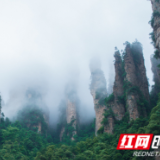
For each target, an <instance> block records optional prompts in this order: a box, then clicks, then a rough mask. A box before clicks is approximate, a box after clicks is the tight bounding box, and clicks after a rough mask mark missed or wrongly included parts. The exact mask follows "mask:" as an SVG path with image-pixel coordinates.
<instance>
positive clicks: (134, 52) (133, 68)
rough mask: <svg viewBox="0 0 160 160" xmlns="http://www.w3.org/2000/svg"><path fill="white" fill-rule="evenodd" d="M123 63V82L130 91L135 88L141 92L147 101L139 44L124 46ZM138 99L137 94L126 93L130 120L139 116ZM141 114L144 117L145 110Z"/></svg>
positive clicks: (145, 79)
mask: <svg viewBox="0 0 160 160" xmlns="http://www.w3.org/2000/svg"><path fill="white" fill-rule="evenodd" d="M124 63H125V67H124V68H125V72H126V78H125V81H126V82H127V83H129V87H130V89H132V88H133V87H137V88H138V89H139V90H140V91H141V92H142V95H143V96H144V97H145V99H146V100H148V101H149V90H148V81H147V77H146V69H145V66H144V58H143V54H142V47H141V45H140V43H138V42H135V43H133V44H132V45H130V44H128V45H127V46H126V54H125V56H124ZM139 98H140V95H139V94H138V93H137V92H134V91H130V92H127V96H126V104H127V107H128V111H129V115H130V120H131V119H136V118H138V117H139V116H140V113H139V111H138V103H137V102H138V101H139ZM143 113H144V114H145V115H146V110H145V109H143Z"/></svg>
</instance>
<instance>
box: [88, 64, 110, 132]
mask: <svg viewBox="0 0 160 160" xmlns="http://www.w3.org/2000/svg"><path fill="white" fill-rule="evenodd" d="M96 63H97V62H96ZM96 63H95V62H94V63H93V62H91V64H90V70H91V85H90V92H91V95H92V97H93V103H94V109H95V114H96V124H95V135H97V131H98V130H99V129H100V128H101V127H102V126H103V125H102V124H101V122H102V120H103V118H104V115H103V114H104V112H105V110H106V109H107V107H106V105H105V103H104V98H106V97H107V89H106V80H105V77H104V74H103V71H102V70H101V69H100V65H97V64H96ZM108 131H109V130H108Z"/></svg>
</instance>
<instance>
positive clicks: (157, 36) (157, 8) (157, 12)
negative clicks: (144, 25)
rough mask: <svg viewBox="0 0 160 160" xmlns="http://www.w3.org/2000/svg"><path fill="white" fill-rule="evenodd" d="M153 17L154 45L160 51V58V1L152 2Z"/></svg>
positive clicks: (153, 0)
mask: <svg viewBox="0 0 160 160" xmlns="http://www.w3.org/2000/svg"><path fill="white" fill-rule="evenodd" d="M151 4H152V10H153V16H152V20H151V26H152V27H153V33H154V43H155V44H154V45H155V47H156V48H157V49H158V50H159V53H158V55H159V57H160V1H158V0H151Z"/></svg>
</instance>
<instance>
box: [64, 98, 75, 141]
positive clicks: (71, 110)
mask: <svg viewBox="0 0 160 160" xmlns="http://www.w3.org/2000/svg"><path fill="white" fill-rule="evenodd" d="M66 117H67V123H68V124H69V123H72V127H73V128H74V129H75V130H74V131H73V133H72V137H71V139H72V140H74V138H73V136H74V135H75V134H77V131H76V126H77V113H76V105H75V103H74V102H72V101H70V100H69V99H68V100H67V108H66ZM72 121H73V122H72Z"/></svg>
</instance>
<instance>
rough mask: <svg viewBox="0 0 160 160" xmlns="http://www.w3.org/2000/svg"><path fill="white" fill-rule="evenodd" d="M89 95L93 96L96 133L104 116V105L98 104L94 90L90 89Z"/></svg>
mask: <svg viewBox="0 0 160 160" xmlns="http://www.w3.org/2000/svg"><path fill="white" fill-rule="evenodd" d="M91 95H92V96H93V103H94V110H95V114H96V124H95V135H97V131H98V130H99V129H100V128H101V127H102V124H101V122H102V120H103V118H104V116H103V113H104V111H105V109H106V106H105V105H100V104H99V99H97V98H96V90H94V89H92V90H91Z"/></svg>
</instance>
